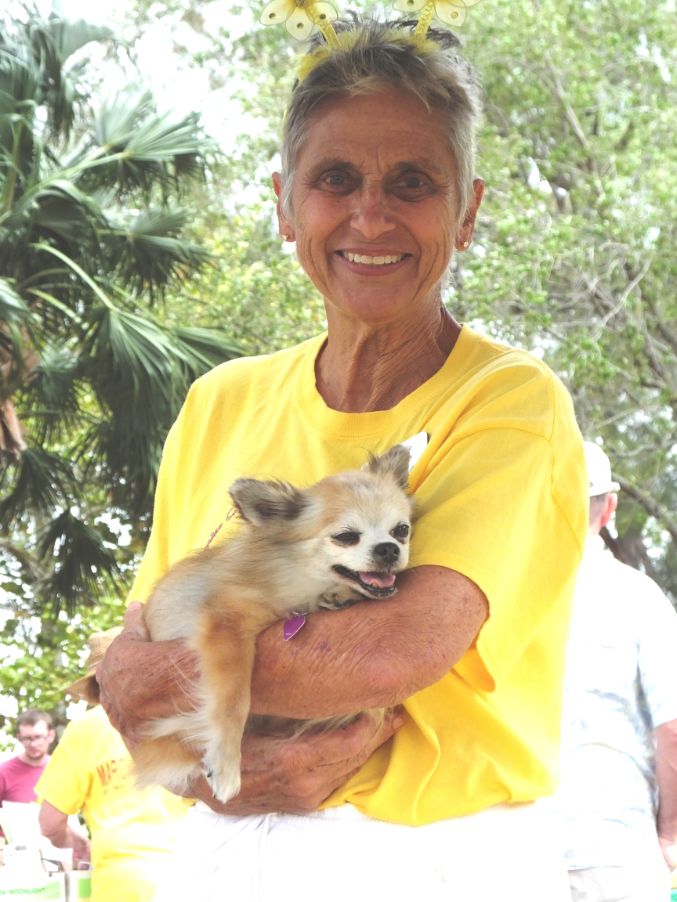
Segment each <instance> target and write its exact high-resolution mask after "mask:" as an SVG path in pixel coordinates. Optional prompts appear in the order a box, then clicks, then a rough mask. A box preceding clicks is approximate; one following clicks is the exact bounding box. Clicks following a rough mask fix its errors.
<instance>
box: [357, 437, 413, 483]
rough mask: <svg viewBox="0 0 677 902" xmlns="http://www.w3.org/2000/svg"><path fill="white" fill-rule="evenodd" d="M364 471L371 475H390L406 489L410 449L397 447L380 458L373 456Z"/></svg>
mask: <svg viewBox="0 0 677 902" xmlns="http://www.w3.org/2000/svg"><path fill="white" fill-rule="evenodd" d="M364 469H365V470H368V471H369V472H370V473H376V474H381V473H390V474H391V475H392V477H393V479H394V480H395V482H396V483H397V484H398V485H399V487H400V488H401V489H406V487H407V483H408V482H409V449H408V448H405V447H404V445H395V446H394V447H393V448H391V449H390V451H386V453H385V454H382V455H381V456H380V457H375V456H373V455H372V456H371V457H370V458H369V461H368V463H366V464H365V465H364Z"/></svg>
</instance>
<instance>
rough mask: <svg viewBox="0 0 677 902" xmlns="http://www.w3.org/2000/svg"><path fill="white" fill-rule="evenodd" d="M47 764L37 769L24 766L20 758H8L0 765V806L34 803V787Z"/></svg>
mask: <svg viewBox="0 0 677 902" xmlns="http://www.w3.org/2000/svg"><path fill="white" fill-rule="evenodd" d="M46 765H47V762H46V761H45V763H44V764H41V765H39V766H38V767H31V765H30V764H25V763H24V762H23V761H22V760H21V758H18V757H17V758H10V759H9V761H3V762H2V764H0V805H1V804H2V803H3V802H34V801H35V799H36V798H37V796H36V795H35V791H34V787H35V784H36V783H37V782H38V780H39V779H40V776H41V775H42V772H43V770H44V769H45V767H46Z"/></svg>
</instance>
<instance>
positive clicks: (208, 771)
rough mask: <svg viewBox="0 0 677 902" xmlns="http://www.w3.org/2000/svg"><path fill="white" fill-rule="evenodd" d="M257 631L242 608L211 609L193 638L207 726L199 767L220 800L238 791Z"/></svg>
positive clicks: (253, 621)
mask: <svg viewBox="0 0 677 902" xmlns="http://www.w3.org/2000/svg"><path fill="white" fill-rule="evenodd" d="M214 607H215V608H216V607H218V603H217V604H215V605H214ZM261 629H262V625H261V624H260V622H259V621H258V620H256V619H254V618H249V617H247V615H246V614H243V613H242V612H239V611H228V612H222V611H219V612H218V613H217V612H216V611H214V609H213V608H212V610H209V609H208V610H207V612H206V613H205V614H204V615H203V617H202V622H201V624H200V629H199V632H198V634H197V636H196V638H195V640H194V641H195V646H196V648H197V650H198V652H199V653H200V656H201V660H202V689H203V692H204V705H205V708H206V714H207V718H206V719H207V722H208V724H209V728H208V733H207V736H206V737H205V738H206V748H205V753H204V757H203V761H202V764H203V771H204V774H205V777H206V779H207V781H208V783H209V785H210V787H211V789H212V792H213V793H214V796H215V797H216V798H217V799H218V800H219V801H220V802H227V801H228V800H229V799H231V798H232V797H233V796H235V795H237V794H238V792H239V791H240V758H241V745H242V734H243V732H244V726H245V723H246V721H247V716H248V714H249V702H250V695H251V691H250V686H251V674H252V668H253V666H254V653H255V648H256V636H257V635H258V633H259V632H260V630H261Z"/></svg>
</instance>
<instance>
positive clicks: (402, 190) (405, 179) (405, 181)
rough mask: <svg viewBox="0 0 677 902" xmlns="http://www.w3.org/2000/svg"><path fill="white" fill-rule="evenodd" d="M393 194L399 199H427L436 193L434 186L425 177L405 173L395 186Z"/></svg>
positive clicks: (414, 173)
mask: <svg viewBox="0 0 677 902" xmlns="http://www.w3.org/2000/svg"><path fill="white" fill-rule="evenodd" d="M392 190H393V193H394V194H395V195H396V196H398V197H403V198H405V199H406V198H417V197H426V196H427V195H428V194H431V193H432V192H433V191H434V185H433V184H432V182H431V181H430V179H429V178H427V177H426V176H424V175H421V174H419V173H417V172H405V173H403V174H402V175H401V176H400V177H399V178H398V179H397V181H396V182H395V184H394V185H393V189H392Z"/></svg>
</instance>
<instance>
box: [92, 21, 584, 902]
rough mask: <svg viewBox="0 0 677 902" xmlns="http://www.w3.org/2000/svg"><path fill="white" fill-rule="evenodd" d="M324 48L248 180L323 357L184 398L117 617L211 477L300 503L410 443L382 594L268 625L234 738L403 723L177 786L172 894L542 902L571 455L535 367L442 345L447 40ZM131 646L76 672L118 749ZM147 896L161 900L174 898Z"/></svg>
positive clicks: (472, 348)
mask: <svg viewBox="0 0 677 902" xmlns="http://www.w3.org/2000/svg"><path fill="white" fill-rule="evenodd" d="M339 36H340V38H341V40H340V42H339V44H340V46H339V47H338V48H334V49H327V48H326V47H321V48H320V49H318V50H317V51H316V53H315V55H314V56H312V55H311V58H310V59H309V60H306V62H307V65H306V67H305V68H306V69H307V70H309V71H307V74H305V77H304V78H303V79H302V80H301V81H300V82H299V83H298V84H297V85H296V86H295V89H294V92H293V94H292V98H291V102H290V107H289V110H288V113H287V117H286V122H285V134H284V144H283V167H282V172H281V173H279V174H276V175H275V176H274V187H275V191H276V194H277V196H278V218H279V225H280V233H281V235H282V236H283V237H284V239H285V240H288V241H295V242H296V248H297V253H298V257H299V260H300V262H301V264H302V266H303V268H304V269H305V271H306V273H307V274H308V276H309V277H310V278H311V279H312V281H313V283H314V284H315V286H316V287H317V289H318V290H319V291H320V292H321V293H322V296H323V298H324V300H325V305H326V311H327V323H328V330H327V335H325V336H319V337H318V338H316V339H311V340H310V341H307V342H304V343H303V344H301V345H300V346H298V347H295V348H291V349H290V350H287V351H283V352H280V353H278V354H274V355H272V356H270V357H265V358H256V359H244V360H237V361H234V362H232V363H228V364H226V365H225V366H224V367H221V368H218V369H217V370H215V371H214V372H212V373H211V374H209V375H208V376H206V377H205V378H204V379H202V380H200V381H199V382H198V383H196V385H195V386H194V387H193V389H192V390H191V392H190V394H189V396H188V399H187V401H186V404H185V406H184V409H183V411H182V413H181V415H180V417H179V420H178V421H177V423H176V424H175V426H174V427H173V429H172V431H171V433H170V436H169V438H168V441H167V445H166V448H165V454H164V459H163V466H162V473H161V478H160V481H159V485H158V492H157V498H156V509H155V519H154V526H153V534H152V536H151V539H150V543H149V546H148V549H147V552H146V556H145V559H144V561H143V564H142V566H141V570H140V572H139V575H138V578H137V581H136V583H135V586H134V588H133V591H132V598H134V599H140V600H143V599H144V598H146V597H147V595H148V593H149V591H150V589H151V587H152V585H153V583H154V581H155V580H156V579H157V577H158V576H159V575H160V574H161V573H163V572H164V571H165V570H166V568H167V567H169V566H170V565H171V563H172V562H173V561H175V560H177V559H180V558H181V557H183V556H184V555H185V554H186V553H188V552H189V551H190V550H191V549H192V548H196V547H200V546H201V545H204V544H205V543H206V542H207V541H208V539H209V536H210V534H211V533H212V532H213V531H214V529H215V528H216V527H217V526H218V524H219V523H221V522H222V521H223V520H224V514H225V512H226V511H227V509H228V506H229V502H228V498H227V486H228V485H229V484H230V483H231V482H232V480H233V479H234V478H236V477H237V476H240V475H243V474H248V475H262V474H267V475H273V476H276V477H279V478H282V479H287V480H289V481H290V482H293V483H300V484H309V483H311V482H313V481H315V480H316V479H317V478H319V477H321V476H323V475H325V474H327V473H331V472H335V471H338V470H340V469H344V468H346V467H350V466H353V467H354V466H360V465H361V464H362V463H363V462H364V460H365V459H366V456H367V453H368V452H380V451H383V450H385V449H387V448H388V447H390V446H392V445H393V444H395V443H397V442H401V441H405V440H407V439H410V438H412V437H414V436H418V441H420V440H421V436H423V444H424V445H425V447H424V449H423V450H422V453H420V455H419V456H418V459H417V460H416V461H415V463H414V466H413V468H412V470H411V474H410V487H411V489H412V491H414V492H415V493H416V503H417V511H418V517H417V521H416V525H415V529H414V540H413V545H412V560H411V562H410V566H411V569H410V570H409V571H408V572H407V573H406V574H404V576H403V577H401V578H400V579H399V580H398V582H399V586H400V588H399V592H398V594H397V595H396V596H395V598H394V599H390V600H387V601H382V602H381V601H376V602H369V603H368V604H358V605H355V606H354V607H352V608H349V609H347V610H345V611H341V612H327V613H321V614H317V615H313V616H312V617H310V618H309V620H308V623H307V624H306V626H305V627H304V628H303V629H302V630H301V632H300V633H299V634H298V635H297V636H296V637H295V638H294V639H293V640H292V641H289V642H284V641H282V638H281V636H282V633H281V628H280V626H279V625H276V626H274V627H273V628H271V629H270V630H268V631H267V632H265V633H264V634H262V636H261V637H260V639H259V643H258V653H257V664H256V670H255V674H254V684H253V702H252V704H253V710H254V711H256V712H258V713H268V714H273V713H277V714H283V715H286V716H291V717H301V718H303V717H318V716H324V715H328V714H337V713H343V712H349V711H355V710H360V709H363V708H369V707H373V706H390V705H397V704H401V705H402V708H401V709H400V711H401V712H402V713H400V714H399V717H397V716H396V717H395V718H390V719H389V720H388V721H387V722H386V724H385V725H384V727H383V728H382V729H381V730H380V731H377V732H374V728H373V726H371V725H369V724H367V723H365V722H364V721H362V720H358V721H357V723H356V724H354V725H353V726H352V727H350V728H349V729H348V730H347V731H339V732H337V733H336V734H329V735H327V736H323V737H318V736H311V737H308V738H307V739H305V740H298V741H293V742H285V741H283V740H279V739H277V740H272V739H268V740H267V739H265V738H263V737H249V738H248V739H247V740H246V741H245V744H244V750H243V751H244V773H243V788H242V791H241V793H240V795H239V796H238V797H237V798H236V799H235V800H233V801H232V802H231V803H229V804H228V805H227V806H225V808H224V807H223V806H220V805H218V804H216V803H215V802H214V800H213V799H211V798H210V796H209V793H208V791H207V790H206V786H205V785H204V783H203V784H201V785H199V786H196V787H195V794H196V796H198V797H200V798H201V799H202V800H203V803H202V804H198V805H197V806H196V808H195V809H194V810H193V811H192V812H191V814H190V815H189V817H188V820H187V823H190V829H191V832H190V835H191V837H192V839H191V841H190V842H189V845H188V848H187V854H186V858H185V861H186V868H188V867H190V868H192V871H191V877H192V879H193V881H194V883H192V884H191V886H192V887H193V892H194V893H195V894H196V895H197V896H198V897H200V898H204V899H210V900H211V899H214V900H216V899H226V898H227V899H237V900H248V899H263V900H268V899H273V898H275V899H287V898H289V899H291V898H294V899H297V900H306V899H308V900H309V899H311V898H312V899H314V898H316V897H317V896H319V895H321V896H322V898H324V899H331V900H333V899H339V898H341V899H343V898H344V897H345V895H346V893H347V892H352V893H353V894H354V895H355V894H356V895H357V898H359V899H362V898H365V899H367V898H374V897H376V896H377V895H378V896H379V897H384V898H391V899H399V898H402V899H404V898H411V897H412V894H413V893H416V896H415V897H416V898H421V899H425V900H427V902H430V900H433V902H435V900H438V899H439V900H443V899H444V900H447V899H462V900H464V902H468V900H471V902H472V900H478V902H486V900H488V899H489V898H491V897H492V895H493V892H494V891H495V890H497V889H498V886H499V884H501V892H502V898H504V899H506V898H507V899H515V900H517V899H519V900H520V902H532V900H533V902H536V900H538V902H542V900H543V899H548V902H556V900H560V899H565V898H566V878H565V875H564V871H563V869H562V867H561V865H560V863H559V861H558V859H557V855H556V854H555V844H553V843H549V842H548V841H547V840H546V838H545V834H544V829H543V824H542V822H541V818H540V816H539V813H538V806H535V805H534V804H533V800H535V799H537V798H539V797H540V796H543V795H546V794H548V793H550V792H551V791H552V789H553V787H554V785H555V780H556V774H555V771H556V760H557V743H558V723H559V697H560V694H561V683H562V670H563V657H564V654H563V649H564V642H565V634H566V628H567V618H568V611H569V601H570V595H571V589H572V581H573V575H574V571H575V569H576V566H577V564H578V562H579V559H580V553H581V547H582V542H583V539H584V535H585V491H586V489H585V477H584V464H583V455H582V443H581V439H580V435H579V432H578V429H577V427H576V423H575V419H574V415H573V411H572V406H571V402H570V399H569V397H568V396H567V394H566V392H565V390H564V389H563V388H562V386H561V385H560V383H559V382H558V381H557V379H556V378H555V377H554V376H553V374H552V373H551V372H550V371H549V370H548V369H547V368H546V367H545V366H544V365H543V364H542V363H540V362H539V361H537V360H535V359H533V358H532V357H530V356H529V355H527V354H525V353H522V352H519V351H515V350H512V349H509V348H506V347H503V346H500V345H496V344H494V343H492V342H490V341H487V340H486V339H484V338H482V337H480V336H479V335H478V334H476V333H475V332H473V331H472V330H471V329H469V328H468V327H467V326H463V327H461V325H459V323H457V322H456V321H455V320H454V318H453V317H452V316H451V315H450V314H449V313H448V312H447V311H446V309H445V308H444V306H443V304H442V301H441V286H442V283H443V280H444V278H445V273H446V271H447V269H448V266H449V262H450V260H451V257H452V254H453V253H454V252H455V251H463V250H465V249H466V248H467V247H468V245H469V244H470V241H471V238H472V234H473V228H474V224H475V219H476V216H477V211H478V208H479V205H480V202H481V200H482V193H483V183H482V182H481V180H479V179H476V178H473V174H474V131H475V127H476V123H477V119H478V116H479V98H478V89H477V87H476V84H475V81H474V78H473V74H472V71H471V69H470V67H469V66H468V65H467V63H466V62H465V61H463V59H462V58H461V57H460V55H459V52H458V42H457V41H456V40H455V39H454V38H453V37H452V36H451V35H449V34H447V33H439V34H435V36H434V38H435V39H434V41H426V42H421V41H420V40H418V39H417V38H416V37H415V35H413V34H412V31H411V30H410V29H409V28H408V26H407V25H406V24H405V25H403V26H402V27H399V28H392V27H389V26H387V25H384V24H380V23H378V22H372V21H364V22H355V23H353V24H352V25H351V26H350V27H349V29H348V30H347V31H342V32H340V35H339ZM230 528H231V524H230V523H229V522H226V524H225V526H224V527H223V529H222V530H221V533H220V534H219V539H220V538H221V536H222V533H223V532H225V531H227V530H228V529H230ZM145 638H146V636H145V633H144V631H143V627H142V622H141V617H140V612H139V610H138V608H132V610H131V611H130V614H129V615H128V625H127V628H126V630H125V632H124V634H123V637H122V638H121V639H119V640H117V642H116V643H115V644H114V645H113V647H112V649H111V651H110V652H109V655H108V656H107V658H106V661H105V664H104V667H103V668H102V670H101V673H100V677H101V681H102V685H103V689H104V693H105V697H104V700H105V704H106V707H107V709H108V710H109V712H110V715H111V717H112V718H113V721H114V723H116V724H117V725H118V726H119V727H120V729H121V730H122V731H123V732H124V733H125V734H126V735H127V736H128V737H129V738H130V740H133V736H134V733H135V731H138V730H139V729H140V728H142V724H143V721H144V719H148V718H149V717H152V716H153V715H154V714H157V713H159V712H161V711H162V712H164V711H167V710H168V709H171V706H172V705H174V704H177V703H178V704H182V703H183V704H187V703H188V702H187V699H186V698H185V696H183V695H182V694H181V693H182V686H183V687H184V688H185V685H186V683H190V680H191V679H192V676H193V674H194V662H193V661H192V659H191V657H190V655H189V654H188V653H187V652H186V651H185V649H183V648H182V647H181V646H177V645H176V644H167V645H166V644H164V643H155V644H153V643H148V642H146V641H144V640H145ZM393 731H395V733H394V736H393V735H392V734H393ZM327 797H328V798H327ZM324 799H327V801H326V804H324V805H323V807H322V808H321V809H320V810H316V809H317V808H318V806H319V803H320V802H321V801H322V800H324ZM339 843H340V845H338V844H339ZM337 848H338V849H339V854H338V865H337V861H336V859H337V851H336V850H337ZM386 856H387V857H386ZM384 861H385V867H384ZM200 875H202V876H200ZM171 884H172V889H169V890H168V891H167V893H166V894H165V895H164V896H162V895H161V898H162V899H163V900H164V899H167V900H169V899H172V898H178V897H179V895H178V892H179V891H178V889H177V887H179V886H181V891H183V890H184V888H185V887H187V886H188V884H182V883H181V882H180V880H179V877H178V875H172V882H171Z"/></svg>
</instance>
